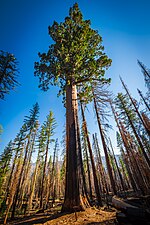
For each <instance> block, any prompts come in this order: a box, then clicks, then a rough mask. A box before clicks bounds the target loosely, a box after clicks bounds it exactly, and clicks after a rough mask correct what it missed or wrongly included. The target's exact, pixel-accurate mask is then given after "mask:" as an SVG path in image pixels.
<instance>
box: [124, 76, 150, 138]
mask: <svg viewBox="0 0 150 225" xmlns="http://www.w3.org/2000/svg"><path fill="white" fill-rule="evenodd" d="M120 80H121V82H122V85H123V87H124V89H125V91H126V93H127V94H128V96H129V98H130V100H131V102H132V104H133V106H134V108H135V111H136V113H137V115H138V117H139V119H140V120H141V122H142V124H143V126H144V128H145V130H146V131H147V133H148V135H149V136H150V128H149V127H148V126H146V124H145V122H144V120H143V118H142V116H141V114H140V113H139V110H138V108H137V106H136V104H135V102H134V101H133V98H132V97H131V95H130V93H129V91H128V89H127V87H126V85H125V84H124V82H123V80H122V79H121V78H120Z"/></svg>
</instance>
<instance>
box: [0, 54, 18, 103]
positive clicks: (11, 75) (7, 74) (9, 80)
mask: <svg viewBox="0 0 150 225" xmlns="http://www.w3.org/2000/svg"><path fill="white" fill-rule="evenodd" d="M17 66H18V62H17V60H16V58H15V57H14V55H13V54H10V53H8V52H4V51H2V50H1V51H0V98H1V99H4V96H5V94H9V91H10V90H12V89H15V87H16V86H17V85H18V84H19V83H18V81H17V77H18V69H17Z"/></svg>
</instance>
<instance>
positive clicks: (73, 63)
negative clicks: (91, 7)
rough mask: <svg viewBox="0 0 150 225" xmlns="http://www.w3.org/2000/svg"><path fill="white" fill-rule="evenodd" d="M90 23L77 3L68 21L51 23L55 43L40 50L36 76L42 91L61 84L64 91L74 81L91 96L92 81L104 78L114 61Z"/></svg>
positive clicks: (63, 91) (85, 93)
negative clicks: (42, 50)
mask: <svg viewBox="0 0 150 225" xmlns="http://www.w3.org/2000/svg"><path fill="white" fill-rule="evenodd" d="M90 24H91V23H90V20H83V16H82V13H81V11H80V9H79V7H78V4H77V3H75V4H74V5H73V7H72V8H70V11H69V16H68V17H66V18H65V21H64V22H61V23H60V24H58V23H57V22H55V21H54V23H53V25H52V26H49V35H50V36H51V37H52V39H53V41H54V44H51V45H50V46H49V50H48V52H47V53H42V54H41V53H39V57H40V62H36V63H35V76H38V77H39V82H40V84H39V87H40V88H41V89H42V90H44V91H47V90H48V89H49V85H58V86H59V87H60V94H64V93H65V87H66V85H70V84H73V83H74V84H77V85H82V89H81V92H80V95H89V93H91V82H93V81H94V80H95V79H96V80H97V79H98V80H100V79H102V77H103V76H104V73H105V69H107V68H108V67H109V66H110V64H111V60H110V59H109V58H108V57H107V56H106V54H105V53H103V50H104V47H103V46H102V37H101V36H100V35H99V34H98V32H97V31H95V30H93V29H92V28H90ZM83 93H84V94H83Z"/></svg>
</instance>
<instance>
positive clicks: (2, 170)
mask: <svg viewBox="0 0 150 225" xmlns="http://www.w3.org/2000/svg"><path fill="white" fill-rule="evenodd" d="M12 155H13V143H12V141H10V142H9V143H8V145H7V146H6V147H5V149H4V152H3V153H2V154H1V155H0V195H1V194H2V185H3V183H4V181H5V178H6V175H7V173H8V172H9V169H10V162H11V159H12Z"/></svg>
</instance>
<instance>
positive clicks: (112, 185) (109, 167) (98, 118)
mask: <svg viewBox="0 0 150 225" xmlns="http://www.w3.org/2000/svg"><path fill="white" fill-rule="evenodd" d="M93 100H94V108H95V112H96V117H97V122H98V127H99V131H100V136H101V140H102V144H103V149H104V153H105V158H106V164H107V169H108V174H109V178H110V182H111V187H112V190H113V193H114V194H115V195H116V194H117V190H116V185H115V182H114V178H113V174H112V168H111V165H110V162H109V156H108V152H107V146H106V142H105V138H104V134H103V129H102V125H101V121H100V117H99V114H98V109H97V105H96V99H95V96H94V93H93Z"/></svg>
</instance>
